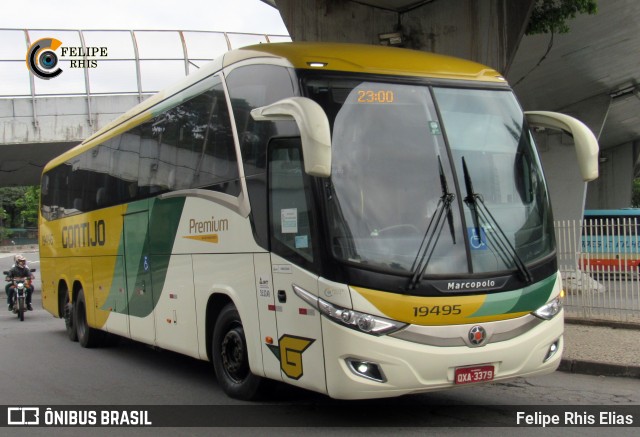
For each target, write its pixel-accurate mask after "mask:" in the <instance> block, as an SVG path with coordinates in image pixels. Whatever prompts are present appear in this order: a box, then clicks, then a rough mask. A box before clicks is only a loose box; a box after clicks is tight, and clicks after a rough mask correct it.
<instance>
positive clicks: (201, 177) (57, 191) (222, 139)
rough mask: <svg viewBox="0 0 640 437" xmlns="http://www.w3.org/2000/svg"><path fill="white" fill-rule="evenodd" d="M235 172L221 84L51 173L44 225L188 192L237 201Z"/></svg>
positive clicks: (44, 198)
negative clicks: (207, 192)
mask: <svg viewBox="0 0 640 437" xmlns="http://www.w3.org/2000/svg"><path fill="white" fill-rule="evenodd" d="M237 180H238V166H237V160H236V153H235V147H234V143H233V134H232V130H231V122H230V118H229V112H228V108H227V106H226V100H225V96H224V92H223V89H222V84H221V82H220V79H218V78H216V84H215V85H214V86H213V87H212V88H211V89H210V90H209V91H207V92H205V93H202V94H200V95H198V96H196V97H194V98H192V99H190V100H188V101H186V102H184V103H182V104H180V105H178V106H175V107H173V108H169V109H167V110H165V111H164V112H162V113H160V114H159V115H157V116H156V117H154V118H152V119H151V120H150V121H148V122H146V123H143V124H141V125H139V126H136V127H134V128H132V129H131V130H129V131H127V132H125V133H122V134H120V135H117V136H115V137H113V138H111V139H109V140H107V141H105V142H104V143H102V144H100V145H99V146H96V147H95V148H93V149H91V150H89V151H87V152H85V153H83V154H81V155H78V156H76V157H74V158H72V159H70V160H69V161H67V162H66V163H64V164H62V165H60V166H58V167H57V168H54V169H52V170H51V171H49V172H48V173H47V174H46V175H45V176H44V178H43V184H42V214H43V216H44V217H45V218H47V219H54V218H58V217H64V216H67V215H72V214H77V213H79V212H86V211H91V210H94V209H97V208H103V207H106V206H112V205H116V204H119V203H123V202H129V201H132V200H136V199H143V198H146V197H150V196H155V195H157V194H160V193H163V192H167V191H172V190H182V189H188V188H205V189H212V190H217V191H224V192H227V193H229V194H233V195H238V194H239V192H240V188H239V184H238V183H237Z"/></svg>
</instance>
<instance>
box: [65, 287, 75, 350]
mask: <svg viewBox="0 0 640 437" xmlns="http://www.w3.org/2000/svg"><path fill="white" fill-rule="evenodd" d="M62 311H63V312H64V313H63V317H64V326H65V329H66V330H67V337H69V340H71V341H78V331H77V330H76V327H75V324H74V322H73V319H74V316H73V303H71V301H70V299H69V291H68V290H67V291H65V297H64V305H63V306H62Z"/></svg>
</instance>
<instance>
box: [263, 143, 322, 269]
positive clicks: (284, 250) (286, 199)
mask: <svg viewBox="0 0 640 437" xmlns="http://www.w3.org/2000/svg"><path fill="white" fill-rule="evenodd" d="M309 182H310V180H309V176H308V175H307V174H306V173H305V172H304V167H303V162H302V147H301V144H300V139H299V138H295V139H275V140H272V141H271V144H270V147H269V206H270V208H269V210H270V219H271V220H270V231H271V232H270V233H271V248H272V251H273V252H274V253H277V254H278V255H280V256H282V257H284V258H287V259H289V260H291V261H292V262H294V263H297V264H299V265H302V266H305V267H308V266H309V264H312V263H313V261H314V244H313V241H314V238H313V232H312V230H313V229H314V228H315V227H314V226H312V217H313V213H312V211H311V207H310V206H311V204H312V202H311V190H310V186H309Z"/></svg>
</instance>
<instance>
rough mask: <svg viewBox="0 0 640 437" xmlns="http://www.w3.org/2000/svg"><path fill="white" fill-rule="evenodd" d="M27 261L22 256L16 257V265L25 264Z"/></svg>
mask: <svg viewBox="0 0 640 437" xmlns="http://www.w3.org/2000/svg"><path fill="white" fill-rule="evenodd" d="M26 263H27V259H26V258H25V257H24V256H22V255H16V264H26Z"/></svg>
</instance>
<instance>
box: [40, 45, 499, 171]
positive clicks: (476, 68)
mask: <svg viewBox="0 0 640 437" xmlns="http://www.w3.org/2000/svg"><path fill="white" fill-rule="evenodd" d="M261 58H264V59H268V58H276V59H279V60H280V61H281V62H282V61H284V63H285V64H287V63H288V64H289V65H290V66H291V67H293V68H297V69H308V70H318V69H324V70H327V71H344V72H350V73H369V74H379V75H395V76H407V77H421V78H434V79H445V80H464V81H474V82H482V83H490V84H494V85H496V84H501V85H503V86H506V81H505V79H504V78H503V77H502V76H501V75H500V73H498V72H497V71H496V70H494V69H492V68H490V67H487V66H485V65H481V64H478V63H476V62H472V61H467V60H464V59H460V58H454V57H451V56H444V55H438V54H435V53H427V52H421V51H417V50H408V49H401V48H397V47H385V46H374V45H367V44H348V43H318V42H292V43H269V44H258V45H252V46H247V47H243V48H240V49H237V50H231V51H229V52H227V53H225V54H224V55H223V56H221V57H219V58H216V59H215V60H214V61H212V62H210V63H209V64H207V65H205V66H203V67H202V68H200V69H199V70H198V71H196V72H194V73H192V74H190V75H189V76H187V77H185V78H184V79H183V80H181V81H179V82H178V83H176V84H173V85H172V86H169V87H168V88H166V89H164V90H162V91H160V92H158V93H157V94H155V95H153V96H151V97H149V98H148V99H147V100H145V101H143V102H142V103H140V104H138V105H136V106H135V107H133V108H131V109H130V110H128V111H127V112H125V113H124V114H122V115H120V116H119V117H117V118H116V119H115V120H113V121H111V122H110V123H108V124H107V125H106V126H104V127H103V128H102V129H100V130H99V131H97V132H95V133H94V134H93V135H91V136H89V137H88V138H86V139H85V140H84V141H83V142H82V143H80V144H78V145H77V146H76V147H74V148H72V149H71V150H69V151H67V152H65V153H63V154H62V155H60V156H58V157H56V158H54V159H52V160H51V161H50V162H49V163H47V164H46V165H45V167H44V169H43V172H46V171H48V170H49V169H50V168H52V167H55V166H57V165H59V164H61V163H63V162H66V161H67V160H68V159H70V158H72V157H73V156H75V155H78V154H80V153H81V152H83V151H84V150H86V149H88V148H91V147H92V144H91V143H92V142H93V140H95V139H97V138H98V137H100V136H102V135H105V134H106V133H107V132H109V131H112V132H109V135H113V134H114V131H113V129H115V128H117V127H118V126H120V125H123V123H126V122H127V121H128V120H131V119H132V118H134V117H137V116H143V114H144V113H145V112H146V111H148V110H149V109H150V108H151V107H153V106H154V105H156V104H158V103H159V102H162V101H163V100H165V99H166V98H168V97H169V96H171V95H173V94H175V93H176V92H178V91H180V90H182V89H185V88H188V87H189V86H191V85H193V84H195V83H197V82H199V81H200V80H202V79H204V78H206V77H208V76H211V75H212V74H214V73H216V72H217V71H220V70H221V69H223V68H225V67H229V66H231V65H233V64H235V63H238V62H241V61H247V60H252V59H256V60H257V59H261ZM315 63H319V64H322V65H323V66H322V67H314V66H313V65H315Z"/></svg>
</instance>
